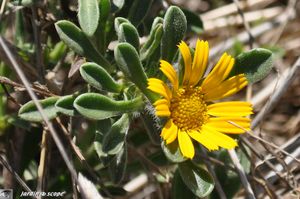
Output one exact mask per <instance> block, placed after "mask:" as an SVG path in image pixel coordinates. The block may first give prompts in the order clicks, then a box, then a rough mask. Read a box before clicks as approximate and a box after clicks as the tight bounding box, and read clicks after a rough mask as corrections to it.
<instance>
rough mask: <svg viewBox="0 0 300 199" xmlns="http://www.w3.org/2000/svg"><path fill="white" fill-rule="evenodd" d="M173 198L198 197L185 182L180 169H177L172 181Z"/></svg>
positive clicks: (190, 198)
mask: <svg viewBox="0 0 300 199" xmlns="http://www.w3.org/2000/svg"><path fill="white" fill-rule="evenodd" d="M171 194H172V195H171V196H172V197H171V198H173V199H187V198H188V199H196V198H197V197H196V196H195V195H194V194H193V192H191V190H189V188H188V187H187V186H186V185H185V184H184V182H183V180H182V178H181V176H180V173H179V170H178V169H177V170H176V171H175V173H174V177H173V181H172V192H171Z"/></svg>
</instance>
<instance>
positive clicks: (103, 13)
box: [99, 0, 111, 24]
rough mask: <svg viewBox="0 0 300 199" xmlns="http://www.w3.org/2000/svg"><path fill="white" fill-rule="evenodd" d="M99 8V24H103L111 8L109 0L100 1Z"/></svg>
mask: <svg viewBox="0 0 300 199" xmlns="http://www.w3.org/2000/svg"><path fill="white" fill-rule="evenodd" d="M99 7H100V23H103V24H105V22H106V21H107V19H108V17H109V14H110V8H111V3H110V0H100V3H99Z"/></svg>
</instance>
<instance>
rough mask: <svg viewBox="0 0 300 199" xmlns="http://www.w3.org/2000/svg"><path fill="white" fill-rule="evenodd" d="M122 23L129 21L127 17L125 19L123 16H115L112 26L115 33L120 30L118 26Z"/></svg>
mask: <svg viewBox="0 0 300 199" xmlns="http://www.w3.org/2000/svg"><path fill="white" fill-rule="evenodd" d="M123 23H130V21H129V20H128V19H126V18H123V17H116V18H115V22H114V27H115V31H116V33H117V34H119V32H120V26H121V25H122V24H123Z"/></svg>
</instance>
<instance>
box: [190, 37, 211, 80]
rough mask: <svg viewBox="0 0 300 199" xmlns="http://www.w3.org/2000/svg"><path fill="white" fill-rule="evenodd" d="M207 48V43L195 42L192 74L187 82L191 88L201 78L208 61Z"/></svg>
mask: <svg viewBox="0 0 300 199" xmlns="http://www.w3.org/2000/svg"><path fill="white" fill-rule="evenodd" d="M208 55H209V46H208V42H207V41H200V40H199V39H198V40H197V44H196V50H195V53H194V59H193V66H192V74H191V78H190V80H189V84H190V85H191V86H195V85H196V84H197V83H198V82H199V81H200V79H201V78H202V76H203V74H204V72H205V70H206V67H207V61H208Z"/></svg>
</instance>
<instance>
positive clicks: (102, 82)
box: [80, 62, 122, 93]
mask: <svg viewBox="0 0 300 199" xmlns="http://www.w3.org/2000/svg"><path fill="white" fill-rule="evenodd" d="M80 74H81V76H82V78H83V79H84V80H85V81H86V82H87V83H88V84H90V85H91V86H93V87H95V88H97V89H99V90H107V91H111V92H116V93H118V92H120V91H121V90H122V85H120V84H118V83H117V82H116V81H115V80H114V79H113V78H112V77H111V76H110V74H109V73H107V72H106V70H105V69H104V68H102V67H101V66H99V65H98V64H95V63H91V62H88V63H84V64H83V65H82V66H81V67H80Z"/></svg>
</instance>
